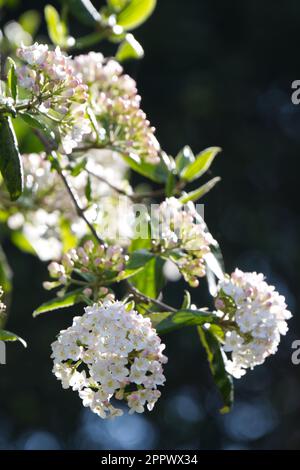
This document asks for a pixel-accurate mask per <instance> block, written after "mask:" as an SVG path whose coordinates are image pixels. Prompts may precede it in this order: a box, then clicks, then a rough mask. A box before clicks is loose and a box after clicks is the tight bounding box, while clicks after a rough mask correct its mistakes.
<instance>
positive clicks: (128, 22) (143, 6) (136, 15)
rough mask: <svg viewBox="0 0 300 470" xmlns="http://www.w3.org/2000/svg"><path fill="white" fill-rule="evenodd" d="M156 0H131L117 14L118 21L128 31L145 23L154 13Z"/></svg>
mask: <svg viewBox="0 0 300 470" xmlns="http://www.w3.org/2000/svg"><path fill="white" fill-rule="evenodd" d="M155 7H156V0H131V1H130V2H128V5H127V6H125V7H124V8H123V9H122V10H121V11H120V13H118V15H117V23H118V25H120V26H122V27H123V28H124V29H125V30H126V31H129V30H131V29H135V28H137V27H138V26H140V25H141V24H142V23H144V22H145V21H146V20H147V19H148V18H149V16H150V15H151V14H152V13H153V11H154V9H155Z"/></svg>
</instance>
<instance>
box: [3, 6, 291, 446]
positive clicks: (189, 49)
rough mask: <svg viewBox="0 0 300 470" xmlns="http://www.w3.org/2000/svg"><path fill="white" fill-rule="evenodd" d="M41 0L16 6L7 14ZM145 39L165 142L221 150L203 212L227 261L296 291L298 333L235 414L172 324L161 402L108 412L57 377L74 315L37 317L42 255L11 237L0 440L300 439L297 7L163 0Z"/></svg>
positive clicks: (163, 442)
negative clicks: (294, 96)
mask: <svg viewBox="0 0 300 470" xmlns="http://www.w3.org/2000/svg"><path fill="white" fill-rule="evenodd" d="M45 3H47V2H44V1H43V0H39V1H22V2H19V8H17V9H16V10H11V11H7V12H6V16H5V17H2V23H3V22H7V21H8V20H9V19H11V18H17V17H18V16H19V14H20V13H21V12H22V11H24V10H26V9H28V8H37V9H40V10H41V8H42V7H43V6H44V4H45ZM50 3H52V4H54V5H57V2H50ZM94 4H95V5H96V6H100V5H101V4H102V2H99V1H98V2H97V1H94ZM73 27H74V28H75V29H73V31H72V32H73V33H74V34H76V32H77V31H76V23H74V25H73ZM40 31H41V32H42V34H45V25H44V24H42V29H41V30H40ZM135 35H136V37H137V39H138V40H139V41H140V42H141V43H142V44H143V46H144V49H145V52H146V56H145V58H144V60H142V61H141V62H135V63H131V64H129V65H128V67H126V69H127V71H128V72H129V73H131V74H132V75H133V76H134V77H135V78H136V79H137V81H138V86H139V90H140V93H141V95H142V97H143V109H144V110H145V111H146V112H147V114H148V115H149V118H150V120H151V122H152V124H153V125H155V126H156V127H157V136H158V139H159V140H160V143H161V145H162V147H163V148H164V149H166V150H167V151H169V152H170V153H172V154H176V153H177V151H178V150H179V149H180V148H182V147H183V146H184V145H185V144H189V145H190V146H191V147H192V148H193V150H194V151H195V152H197V151H200V150H202V149H203V148H205V147H207V146H212V145H218V146H221V147H222V148H223V153H222V154H221V155H220V156H218V157H217V159H216V161H215V163H214V165H213V168H212V170H211V175H209V176H217V175H220V176H221V177H222V181H221V183H220V184H219V185H218V186H217V187H216V188H215V189H214V190H213V191H212V192H211V193H210V194H209V195H208V196H207V197H206V199H205V217H206V222H207V223H208V225H209V227H210V229H211V231H212V233H213V235H214V236H215V237H216V238H217V239H218V240H219V242H220V244H221V246H222V249H223V253H224V256H225V261H226V268H227V271H231V270H232V269H234V268H235V267H236V266H239V267H240V268H241V269H243V270H257V271H262V272H264V273H265V274H266V275H267V278H268V281H269V282H270V283H273V284H275V285H276V287H277V289H278V290H279V291H280V292H281V293H283V294H284V295H285V296H286V298H287V301H288V304H289V307H290V310H292V312H293V314H294V318H293V319H292V320H291V321H290V323H289V326H290V331H289V333H288V335H287V336H286V337H285V338H283V340H282V342H281V345H280V348H279V352H278V354H277V355H276V356H274V357H272V358H269V359H268V360H267V361H266V362H265V364H264V365H262V366H260V367H257V368H255V370H253V371H252V372H251V371H250V372H248V373H247V375H246V376H245V377H244V378H242V379H241V380H239V381H238V380H236V381H235V385H236V402H235V406H234V408H233V410H232V412H231V413H230V414H228V415H225V416H221V415H220V414H219V413H218V409H219V406H220V400H219V396H218V393H217V392H216V390H215V387H214V384H213V382H212V379H211V377H210V373H209V370H208V365H207V363H206V360H205V355H204V353H203V351H202V349H201V347H200V344H199V341H198V337H197V333H196V331H194V330H193V329H187V330H184V331H182V332H176V333H172V334H171V335H169V336H168V337H167V338H166V343H167V354H168V356H169V364H168V365H167V366H166V376H167V382H166V386H165V388H164V390H163V395H162V398H161V399H160V400H159V402H158V403H157V405H156V407H155V409H154V411H153V412H152V413H145V414H144V415H134V416H131V417H129V416H128V415H127V414H125V415H124V416H123V417H122V418H118V419H117V420H115V421H110V422H104V421H102V420H101V419H100V418H98V417H97V416H96V415H93V414H92V413H91V412H89V411H87V410H86V409H84V408H83V407H82V406H81V402H80V400H79V398H78V397H77V394H76V393H73V392H72V391H63V390H62V389H61V386H60V384H59V382H58V381H56V379H55V377H54V376H53V375H52V374H51V367H52V364H51V360H50V357H49V356H50V343H51V342H52V341H53V338H54V336H55V335H56V334H57V333H58V331H59V330H60V329H62V328H63V327H65V326H67V325H68V324H69V323H70V321H71V318H72V316H73V314H74V311H73V312H72V311H69V312H67V311H60V312H57V313H53V314H49V315H45V316H44V317H40V318H38V319H36V320H33V319H32V317H31V313H32V311H33V309H34V308H35V307H36V306H37V305H39V303H42V302H43V301H44V300H45V296H46V294H45V292H44V291H43V289H42V287H41V284H42V281H43V280H45V279H46V278H47V270H46V265H45V266H44V265H42V264H41V263H40V262H39V261H37V260H36V259H35V258H33V257H31V256H30V255H25V254H23V253H21V252H19V251H17V249H16V248H14V247H13V246H11V245H10V243H9V242H8V241H7V242H6V243H5V245H4V249H5V251H6V254H7V255H8V257H9V259H10V263H11V265H12V268H13V270H14V272H15V276H14V297H13V304H12V309H11V312H10V318H9V322H8V325H7V327H8V329H10V330H12V331H14V330H17V331H18V333H20V334H21V335H22V336H23V337H24V338H26V340H27V341H28V349H27V350H24V349H23V348H22V346H21V345H19V344H9V345H8V364H7V366H0V377H1V379H0V448H3V449H48V448H49V449H66V448H70V449H167V448H168V449H175V448H176V449H180V448H185V449H297V448H298V449H299V448H300V425H299V423H300V399H299V396H300V365H299V366H295V365H293V364H292V362H291V354H292V349H291V344H292V342H293V340H294V339H300V321H299V318H298V311H297V300H298V296H299V280H300V279H299V271H300V252H299V248H298V240H299V234H300V221H299V210H298V201H299V169H300V165H299V156H300V105H299V106H298V107H297V106H296V105H293V104H292V102H291V91H292V90H291V83H292V81H294V80H296V79H300V67H299V66H300V58H299V51H298V43H299V38H300V3H299V1H298V0H286V1H285V2H282V1H276V0H265V1H264V2H262V1H259V0H251V1H244V2H240V1H233V0H227V1H226V2H224V1H222V0H186V1H185V2H182V1H180V0H158V7H157V9H156V11H155V13H154V15H153V16H152V17H151V19H150V20H149V21H148V22H147V23H145V24H144V25H143V26H142V27H141V28H139V29H138V30H136V32H135ZM95 49H96V48H95ZM100 49H101V50H105V51H106V52H108V53H109V52H110V51H111V46H105V47H104V48H103V47H102V45H100ZM204 282H205V281H204ZM204 282H203V283H204ZM203 283H202V284H203ZM178 292H179V289H178V286H177V284H173V285H172V286H171V288H170V295H169V298H168V299H167V300H168V301H170V302H172V303H173V304H174V305H178V304H179V302H180V300H181V299H180V297H179V293H178ZM193 301H194V302H196V303H198V305H203V304H205V303H206V302H207V298H206V294H205V286H202V287H201V288H199V289H194V290H193Z"/></svg>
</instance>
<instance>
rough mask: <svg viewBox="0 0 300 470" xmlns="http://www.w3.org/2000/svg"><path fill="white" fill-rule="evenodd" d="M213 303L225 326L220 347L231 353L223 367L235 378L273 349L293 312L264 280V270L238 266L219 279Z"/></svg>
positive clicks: (276, 346)
mask: <svg viewBox="0 0 300 470" xmlns="http://www.w3.org/2000/svg"><path fill="white" fill-rule="evenodd" d="M215 305H216V306H217V308H218V309H219V311H218V312H217V313H218V316H219V317H222V318H223V326H224V329H225V344H224V347H223V350H224V351H225V352H227V353H228V352H230V353H231V360H229V359H227V360H226V369H227V371H228V372H229V373H230V374H232V375H233V376H234V377H236V378H240V377H241V376H242V375H244V373H245V369H247V368H251V369H252V368H253V367H254V366H256V365H259V364H262V363H263V362H264V361H265V359H266V358H267V357H268V356H269V355H271V354H275V353H276V351H277V348H278V344H279V342H280V335H284V334H286V332H287V330H288V327H287V323H286V320H288V319H289V318H291V316H292V315H291V313H290V312H289V311H288V310H287V305H286V303H285V298H284V297H283V296H282V295H279V293H278V292H276V290H275V288H274V286H270V285H269V284H267V283H266V282H265V280H264V276H263V274H258V273H256V272H252V273H251V272H250V273H245V272H243V271H240V270H239V269H236V270H235V271H234V272H233V273H232V274H231V276H225V277H224V279H223V280H222V281H220V282H219V284H218V295H217V298H216V301H215Z"/></svg>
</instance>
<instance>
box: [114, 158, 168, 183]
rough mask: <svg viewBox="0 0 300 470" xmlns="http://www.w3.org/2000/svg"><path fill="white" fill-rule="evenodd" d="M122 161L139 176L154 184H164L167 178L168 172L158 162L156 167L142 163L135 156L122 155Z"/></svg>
mask: <svg viewBox="0 0 300 470" xmlns="http://www.w3.org/2000/svg"><path fill="white" fill-rule="evenodd" d="M122 157H123V159H124V161H125V162H126V163H127V164H128V165H129V166H130V168H132V170H134V171H136V172H137V173H139V174H140V175H143V176H145V177H146V178H149V179H150V180H152V181H154V182H155V183H165V182H166V181H167V178H168V171H167V169H166V167H165V165H164V164H163V163H162V162H160V163H158V164H157V165H152V164H151V163H147V162H143V161H142V160H141V159H140V158H139V157H138V156H137V155H132V154H131V155H122Z"/></svg>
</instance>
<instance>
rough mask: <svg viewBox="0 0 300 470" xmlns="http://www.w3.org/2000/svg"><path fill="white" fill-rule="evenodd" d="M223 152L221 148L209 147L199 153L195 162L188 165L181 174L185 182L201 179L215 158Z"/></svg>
mask: <svg viewBox="0 0 300 470" xmlns="http://www.w3.org/2000/svg"><path fill="white" fill-rule="evenodd" d="M220 151H221V149H220V147H209V148H207V149H205V150H203V152H201V153H199V154H198V155H197V156H196V158H195V161H194V162H192V163H190V164H189V165H187V166H186V167H185V168H184V169H183V170H182V172H181V177H182V179H184V180H185V181H193V180H195V179H197V178H200V176H202V175H203V174H204V173H205V172H206V171H207V170H208V169H209V167H210V165H211V164H212V162H213V160H214V158H215V156H216V155H217V154H218V153H219V152H220Z"/></svg>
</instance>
